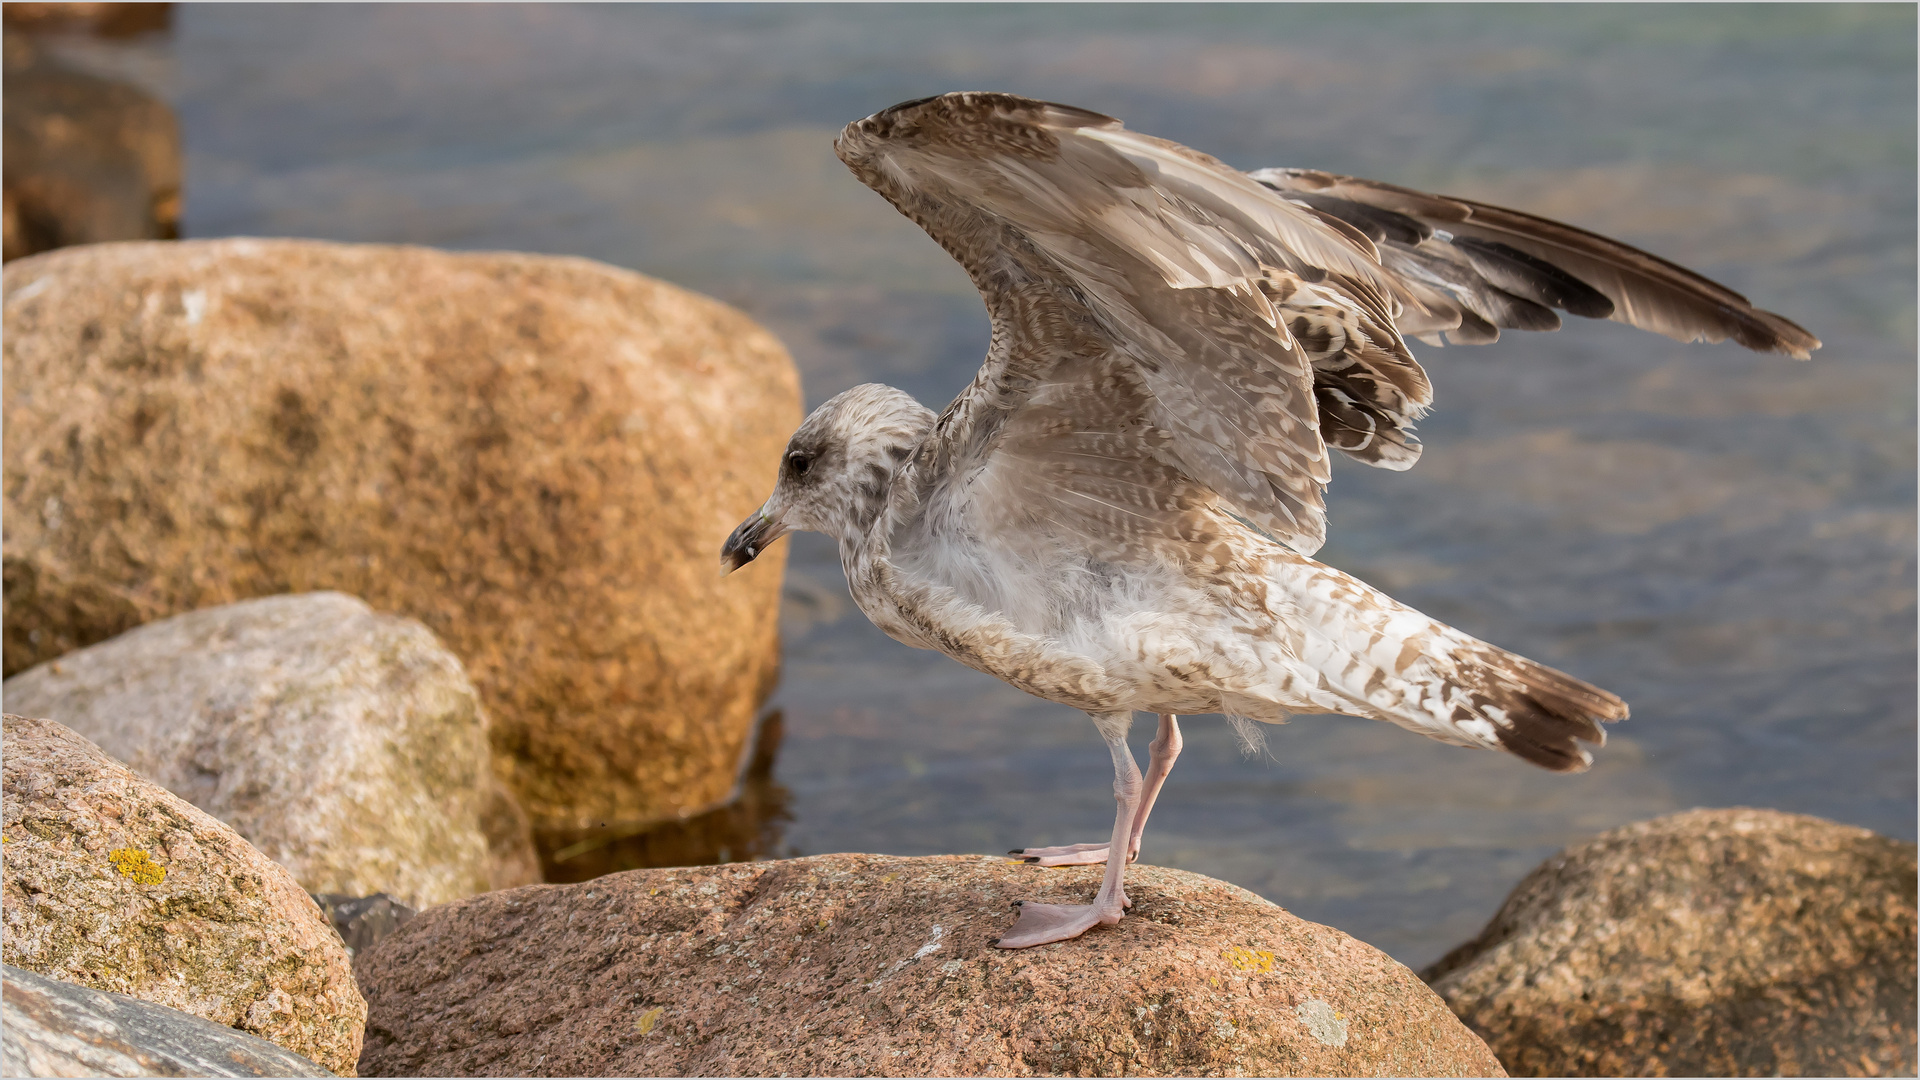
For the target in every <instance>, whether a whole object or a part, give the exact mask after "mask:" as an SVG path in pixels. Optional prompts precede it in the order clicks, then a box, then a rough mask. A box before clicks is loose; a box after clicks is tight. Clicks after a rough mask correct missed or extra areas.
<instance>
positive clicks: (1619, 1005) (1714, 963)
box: [1425, 809, 1917, 1076]
mask: <svg viewBox="0 0 1920 1080" xmlns="http://www.w3.org/2000/svg"><path fill="white" fill-rule="evenodd" d="M1915 872H1916V864H1915V861H1914V845H1912V844H1909V843H1904V842H1902V841H1898V840H1891V839H1888V838H1887V837H1884V836H1878V835H1875V834H1874V833H1871V832H1868V831H1867V830H1865V829H1859V828H1854V827H1852V826H1848V825H1837V824H1835V823H1833V822H1831V821H1822V820H1821V819H1819V818H1815V817H1806V816H1804V815H1800V814H1783V813H1780V812H1779V811H1775V810H1750V809H1731V810H1690V811H1688V812H1686V813H1683V814H1673V815H1670V816H1668V817H1662V818H1655V819H1654V820H1652V821H1643V822H1640V823H1638V824H1635V825H1628V826H1626V827H1625V828H1621V829H1615V830H1613V831H1612V832H1608V833H1602V834H1601V835H1600V836H1598V837H1595V838H1594V839H1592V840H1590V841H1588V842H1587V843H1585V844H1582V845H1580V846H1578V847H1575V848H1570V849H1568V850H1567V851H1564V852H1562V853H1560V854H1559V855H1557V856H1555V857H1554V858H1552V859H1549V860H1548V861H1547V862H1546V863H1545V864H1543V865H1542V866H1541V867H1540V868H1539V869H1537V870H1535V871H1534V872H1533V873H1532V874H1531V875H1529V876H1528V877H1527V878H1526V880H1524V881H1522V882H1521V883H1520V884H1519V886H1518V887H1516V888H1515V889H1514V891H1513V895H1512V896H1510V897H1508V898H1507V902H1506V905H1505V906H1504V907H1502V908H1501V909H1500V913H1499V914H1498V915H1495V916H1494V919H1493V921H1492V922H1491V923H1489V924H1487V928H1486V929H1485V930H1482V931H1481V932H1480V936H1479V937H1477V938H1476V939H1474V940H1473V941H1471V942H1468V943H1467V944H1466V945H1463V946H1461V947H1460V948H1458V949H1455V950H1454V951H1453V952H1452V953H1450V954H1448V955H1447V956H1446V957H1444V958H1442V959H1441V960H1440V962H1439V963H1437V964H1435V965H1434V966H1433V967H1432V968H1430V969H1429V970H1428V971H1427V972H1425V975H1426V977H1427V978H1428V979H1429V980H1430V981H1431V982H1432V983H1433V988H1434V989H1435V990H1437V991H1439V992H1440V993H1441V994H1442V995H1443V996H1445V997H1446V999H1447V1001H1448V1003H1450V1004H1451V1005H1452V1006H1453V1007H1454V1009H1455V1010H1456V1011H1458V1012H1459V1014H1460V1015H1461V1017H1462V1018H1463V1019H1465V1020H1466V1021H1467V1023H1469V1024H1470V1025H1472V1026H1473V1028H1474V1030H1475V1031H1478V1032H1480V1034H1481V1035H1483V1036H1484V1037H1485V1038H1486V1039H1487V1042H1488V1043H1489V1044H1491V1045H1492V1046H1493V1048H1494V1050H1495V1052H1497V1053H1498V1054H1499V1055H1500V1060H1501V1061H1502V1062H1503V1063H1504V1064H1505V1065H1506V1067H1507V1068H1508V1069H1509V1070H1511V1071H1512V1073H1513V1075H1515V1076H1912V1075H1913V1071H1914V1035H1915V1032H1914V1008H1915V999H1914V988H1915V977H1914V971H1915V963H1916V959H1917V958H1916V953H1915V947H1914V935H1915V919H1914V895H1915Z"/></svg>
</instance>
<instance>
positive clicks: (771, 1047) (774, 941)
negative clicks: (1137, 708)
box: [356, 855, 1503, 1076]
mask: <svg viewBox="0 0 1920 1080" xmlns="http://www.w3.org/2000/svg"><path fill="white" fill-rule="evenodd" d="M1100 872H1101V868H1100V867H1075V868H1071V869H1062V870H1046V869H1042V868H1039V867H1032V866H1026V865H1024V864H1019V863H1013V862H1009V861H1008V860H1006V859H1000V858H984V857H980V856H937V857H932V858H917V859H906V858H894V857H889V856H878V855H823V856H816V857H812V858H805V859H793V860H786V861H780V862H765V863H744V864H733V865H729V866H716V867H694V868H686V869H674V870H637V871H630V872H627V873H620V874H612V875H609V876H607V877H603V878H598V879H596V880H593V881H589V882H585V883H582V884H578V885H532V886H528V887H526V888H521V889H513V890H509V891H505V892H496V893H489V894H486V895H484V896H477V897H472V898H469V899H466V900H461V901H457V902H455V903H452V904H448V905H445V906H443V907H438V908H434V909H432V910H429V911H423V912H421V913H420V914H419V915H418V916H417V917H415V918H414V919H413V921H411V922H409V923H408V924H407V925H406V927H405V928H403V929H402V930H400V931H399V932H398V933H396V934H395V935H394V936H393V937H391V938H388V939H387V940H386V941H384V942H382V943H381V944H380V945H378V946H376V947H375V948H374V949H372V950H370V951H369V952H368V953H366V954H364V955H363V956H362V957H360V959H359V960H358V962H357V968H356V973H357V974H358V975H359V977H360V982H361V986H362V987H363V989H364V991H365V993H366V994H367V995H368V1003H369V1013H368V1026H367V1043H366V1050H365V1051H364V1053H363V1054H362V1056H361V1059H360V1067H361V1070H362V1071H363V1072H364V1073H366V1074H368V1075H381V1076H428V1075H469V1074H472V1075H513V1074H527V1075H550V1076H570V1075H571V1076H649V1075H655V1076H682V1075H694V1076H700V1075H707V1076H773V1075H787V1076H836V1075H853V1076H859V1075H886V1076H916V1075H932V1076H942V1075H1012V1076H1029V1075H1036V1074H1039V1075H1047V1074H1053V1075H1058V1074H1065V1075H1120V1074H1128V1075H1218V1076H1232V1075H1249V1076H1257V1075H1269V1076H1274V1075H1306V1076H1461V1075H1465V1076H1485V1075H1492V1076H1498V1075H1503V1074H1502V1073H1501V1072H1500V1065H1499V1062H1497V1061H1496V1060H1495V1059H1494V1057H1493V1055H1492V1053H1491V1052H1490V1051H1488V1049H1487V1047H1486V1046H1485V1044H1483V1043H1481V1042H1480V1040H1479V1039H1478V1038H1476V1037H1475V1036H1474V1035H1473V1034H1472V1032H1470V1031H1468V1030H1467V1029H1466V1027H1465V1026H1464V1025H1462V1024H1461V1023H1460V1022H1459V1021H1458V1020H1457V1019H1455V1018H1454V1016H1453V1014H1452V1013H1450V1012H1448V1011H1447V1009H1446V1006H1445V1004H1444V1003H1443V1002H1442V1001H1441V1000H1440V999H1439V998H1438V997H1437V996H1435V995H1434V994H1433V992H1432V991H1430V990H1428V989H1427V987H1426V986H1425V985H1424V984H1422V983H1421V982H1420V980H1419V979H1418V978H1417V977H1415V975H1414V974H1413V972H1411V971H1409V970H1407V969H1406V968H1404V967H1402V966H1401V965H1400V964H1398V963H1396V962H1394V961H1393V960H1392V959H1390V958H1389V957H1387V956H1386V955H1384V954H1382V953H1381V952H1379V951H1378V950H1376V949H1373V948H1372V947H1370V946H1368V945H1365V944H1363V943H1361V942H1358V941H1355V940H1354V939H1352V938H1350V937H1348V936H1347V935H1345V934H1343V933H1341V932H1339V931H1338V930H1334V929H1331V928H1329V927H1325V926H1319V925H1316V924H1314V923H1310V922H1305V921H1303V920H1301V919H1298V918H1295V917H1294V916H1292V915H1289V914H1288V913H1287V912H1285V911H1283V910H1282V909H1280V908H1279V907H1276V906H1274V905H1273V904H1271V903H1268V902H1267V901H1265V900H1262V899H1260V898H1259V897H1257V896H1254V895H1253V894H1252V893H1249V892H1247V891H1245V890H1244V889H1240V888H1237V887H1235V886H1233V885H1229V884H1227V883H1225V882H1221V881H1215V880H1213V879H1212V878H1205V877H1201V876H1199V875H1197V874H1189V873H1184V872H1181V871H1177V870H1165V869H1160V868H1158V867H1150V866H1134V867H1132V868H1130V869H1129V870H1128V874H1127V893H1128V895H1129V896H1130V897H1132V899H1133V902H1134V907H1133V912H1132V914H1130V915H1129V916H1128V917H1127V918H1126V919H1125V920H1124V921H1123V922H1121V923H1120V925H1118V926H1117V927H1101V928H1096V929H1095V930H1093V931H1092V932H1090V933H1088V934H1087V935H1086V936H1085V937H1082V938H1080V939H1078V940H1076V941H1070V942H1061V943H1058V944H1055V945H1048V946H1042V947H1040V948H1036V949H1029V950H1023V951H1019V952H1008V951H1004V950H1000V949H995V948H993V947H991V946H990V945H988V943H987V942H988V939H989V938H990V937H994V936H997V935H998V933H999V932H1000V931H1002V930H1004V929H1005V928H1006V927H1008V926H1010V925H1011V924H1012V923H1013V919H1014V913H1013V911H1012V910H1011V908H1010V906H1009V902H1010V901H1012V900H1014V899H1031V900H1041V901H1054V902H1060V901H1069V900H1070V901H1072V902H1079V903H1084V902H1085V901H1086V899H1087V898H1088V897H1090V896H1091V895H1092V894H1093V892H1094V891H1095V890H1096V889H1097V888H1098V885H1099V875H1100Z"/></svg>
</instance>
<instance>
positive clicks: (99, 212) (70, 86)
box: [0, 4, 180, 260]
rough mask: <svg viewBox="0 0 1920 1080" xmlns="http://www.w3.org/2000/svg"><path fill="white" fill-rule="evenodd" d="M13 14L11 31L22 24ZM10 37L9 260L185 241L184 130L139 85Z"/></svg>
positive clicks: (2, 250) (4, 249) (1, 252)
mask: <svg viewBox="0 0 1920 1080" xmlns="http://www.w3.org/2000/svg"><path fill="white" fill-rule="evenodd" d="M13 6H14V5H11V4H9V5H7V7H8V11H7V17H8V22H9V23H16V22H18V21H19V19H18V17H17V16H16V15H15V13H14V12H13V11H12V8H13ZM25 6H28V7H33V6H42V7H51V6H53V5H25ZM98 6H100V7H103V8H106V7H112V6H115V5H107V4H102V5H98ZM6 38H7V40H6V78H5V89H4V94H5V97H6V102H7V105H6V109H5V110H4V113H5V125H4V127H5V149H4V153H5V157H6V162H7V166H6V177H5V183H4V185H3V186H4V203H5V214H4V229H0V234H3V235H4V243H3V244H0V257H4V258H5V259H7V260H12V259H17V258H20V257H21V256H24V255H32V254H34V253H35V252H40V251H48V250H51V249H53V248H58V247H65V246H67V245H70V244H92V243H99V242H101V241H104V240H165V239H171V238H173V237H175V236H178V235H179V219H180V132H179V125H178V124H177V123H176V122H175V120H174V117H173V110H171V109H169V108H167V106H166V105H165V104H163V103H162V102H160V101H157V100H155V99H154V98H153V97H152V96H150V95H148V94H147V93H146V92H145V91H142V90H140V89H139V88H137V87H134V86H130V85H128V84H126V83H121V82H114V81H111V80H108V79H102V78H97V77H95V76H93V75H87V74H83V73H81V72H77V71H69V70H67V69H65V68H63V67H61V66H59V65H58V64H55V63H53V62H52V61H50V60H48V59H46V58H44V57H42V56H41V55H40V54H39V50H38V49H36V48H35V47H34V46H33V45H32V43H31V42H29V41H28V40H26V39H25V38H23V37H21V36H20V35H17V34H14V33H11V32H9V33H8V34H7V35H6Z"/></svg>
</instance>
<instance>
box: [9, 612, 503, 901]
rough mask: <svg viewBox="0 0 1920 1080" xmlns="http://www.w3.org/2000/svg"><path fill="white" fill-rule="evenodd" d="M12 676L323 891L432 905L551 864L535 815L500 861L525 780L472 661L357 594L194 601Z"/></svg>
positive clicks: (19, 694)
mask: <svg viewBox="0 0 1920 1080" xmlns="http://www.w3.org/2000/svg"><path fill="white" fill-rule="evenodd" d="M4 690H5V694H6V701H7V707H8V708H9V709H13V710H15V711H17V712H20V713H24V714H26V715H29V716H44V717H47V718H49V719H52V720H57V721H59V722H60V723H62V724H65V725H66V726H68V727H70V728H72V729H73V730H74V731H76V732H79V733H80V734H81V735H84V736H86V737H87V738H88V739H91V740H92V741H93V742H94V743H95V744H97V745H98V746H99V747H100V748H101V749H102V750H104V751H106V752H107V753H108V754H110V755H112V756H113V757H115V758H118V759H119V760H121V761H123V762H125V763H126V764H127V767H128V768H130V769H132V770H133V771H134V772H136V773H139V774H140V775H141V776H143V777H146V778H147V779H149V780H152V781H154V782H155V783H158V784H159V785H160V786H162V787H164V788H166V789H167V790H168V791H171V792H173V793H174V794H175V795H178V796H180V797H181V798H183V799H185V800H187V801H188V802H190V803H192V804H193V805H195V806H197V807H199V808H200V809H202V810H205V811H206V812H207V813H209V814H212V815H213V816H214V817H217V818H219V819H220V820H221V821H224V822H226V823H227V824H228V825H231V826H233V828H234V830H235V831H236V832H238V833H239V834H240V835H241V836H244V837H246V838H247V841H248V842H249V843H251V844H252V845H253V846H254V847H256V848H259V849H260V851H261V852H263V853H264V854H265V855H266V856H267V857H268V858H270V859H272V860H274V861H275V862H277V863H279V864H280V865H281V866H284V867H286V868H287V869H288V870H290V871H292V873H293V877H294V880H295V881H298V882H299V883H300V885H301V887H302V888H304V889H305V890H306V891H307V892H310V893H340V894H345V895H348V896H366V895H368V894H371V893H381V892H384V893H388V894H391V895H392V896H395V897H397V898H399V899H400V900H401V901H402V902H403V903H405V904H407V905H409V906H411V907H416V908H417V907H425V906H427V905H430V904H440V903H445V902H446V901H448V900H455V899H458V898H460V897H462V896H471V895H472V894H474V893H477V892H485V891H487V889H489V888H493V887H503V888H504V887H510V886H513V885H525V884H528V883H530V882H533V881H538V880H540V879H539V877H538V875H537V873H529V870H534V869H536V867H535V866H534V865H533V864H534V855H533V852H532V844H531V842H530V840H529V839H528V838H527V837H526V836H525V835H524V829H522V830H520V831H519V832H517V833H516V832H514V831H512V830H508V831H507V832H506V833H505V835H502V836H500V837H498V838H496V840H495V844H496V846H498V847H499V848H501V850H502V856H503V857H502V858H501V859H500V860H498V863H499V870H498V872H497V873H496V860H495V859H494V858H493V857H492V853H491V851H490V849H489V843H488V837H487V836H486V835H485V834H484V832H483V831H482V830H483V824H484V820H485V819H486V818H487V817H488V816H489V814H488V807H489V801H490V800H492V799H496V798H504V797H507V796H504V795H503V794H502V793H500V792H499V791H498V788H497V786H496V784H495V781H494V777H493V770H492V767H491V765H490V759H491V755H490V753H489V750H488V747H487V721H486V714H485V712H484V711H483V710H482V709H481V707H480V700H479V696H478V695H477V694H476V693H475V692H474V689H473V684H472V683H470V682H468V681H467V675H466V672H465V671H464V670H462V669H461V667H460V661H459V660H458V659H456V658H455V657H454V656H453V654H451V653H449V652H448V651H447V650H446V649H445V648H444V647H442V646H441V644H440V643H439V642H438V641H435V640H434V637H433V634H432V633H431V632H429V631H428V630H427V628H426V627H424V626H421V625H420V624H419V623H417V622H415V621H414V620H412V619H402V618H397V617H395V616H391V615H379V614H376V613H374V612H373V611H372V610H371V609H369V608H368V607H367V605H365V604H363V603H361V602H360V601H358V600H356V599H354V598H353V597H351V596H342V595H340V594H339V593H306V594H302V595H298V596H273V597H267V598H264V599H260V600H246V601H242V602H240V603H237V604H227V605H225V606H222V607H217V608H209V609H207V610H205V611H195V612H191V613H189V614H186V615H176V616H174V617H173V618H171V619H162V620H160V621H159V622H155V623H149V624H147V625H146V626H142V627H139V628H138V629H134V630H129V631H128V632H126V633H125V634H122V635H120V636H119V637H116V638H113V639H111V640H108V641H104V642H101V643H100V644H98V645H93V646H89V647H87V648H85V649H81V650H79V651H77V652H71V653H68V654H67V655H65V656H63V657H61V658H60V659H58V660H54V661H50V662H48V663H45V664H41V665H40V666H39V667H36V668H32V669H30V670H28V671H23V672H21V673H20V674H18V675H15V676H14V677H13V678H11V679H8V680H7V681H6V684H5V687H4ZM508 816H511V811H509V813H508Z"/></svg>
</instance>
